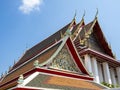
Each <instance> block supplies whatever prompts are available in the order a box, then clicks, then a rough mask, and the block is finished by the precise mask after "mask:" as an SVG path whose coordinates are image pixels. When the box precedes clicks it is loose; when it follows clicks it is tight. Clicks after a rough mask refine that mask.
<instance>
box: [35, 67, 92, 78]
mask: <svg viewBox="0 0 120 90" xmlns="http://www.w3.org/2000/svg"><path fill="white" fill-rule="evenodd" d="M36 71H38V72H44V73H49V74H55V75H61V76H66V77H71V78H77V79H85V80H93V78H92V77H89V76H84V75H77V74H72V73H65V72H58V71H55V70H49V69H43V68H36Z"/></svg>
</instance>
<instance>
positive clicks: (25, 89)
mask: <svg viewBox="0 0 120 90" xmlns="http://www.w3.org/2000/svg"><path fill="white" fill-rule="evenodd" d="M12 90H42V89H30V88H24V87H16V88H15V89H12Z"/></svg>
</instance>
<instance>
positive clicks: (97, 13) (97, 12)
mask: <svg viewBox="0 0 120 90" xmlns="http://www.w3.org/2000/svg"><path fill="white" fill-rule="evenodd" d="M97 15H98V8H97V12H96V14H95V18H97Z"/></svg>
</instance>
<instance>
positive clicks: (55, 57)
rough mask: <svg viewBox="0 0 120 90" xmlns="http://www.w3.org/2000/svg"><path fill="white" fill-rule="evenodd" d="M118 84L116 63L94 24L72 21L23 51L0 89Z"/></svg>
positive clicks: (77, 89) (86, 88) (95, 89)
mask: <svg viewBox="0 0 120 90" xmlns="http://www.w3.org/2000/svg"><path fill="white" fill-rule="evenodd" d="M101 83H106V84H108V85H110V86H112V85H113V86H114V87H116V86H119V85H120V62H119V61H117V60H116V58H115V57H114V54H113V52H112V49H111V47H110V46H109V44H108V42H107V41H106V39H105V36H104V34H103V32H102V30H101V27H100V25H99V23H98V19H97V16H95V18H94V20H92V22H90V23H88V24H85V22H84V17H82V19H81V21H80V22H79V23H76V20H75V17H74V18H73V20H72V21H71V22H70V23H68V24H67V25H65V26H64V27H63V28H61V29H60V30H58V31H57V32H56V33H54V34H53V35H51V36H49V37H48V38H46V39H45V40H43V41H41V42H40V43H38V44H37V45H35V46H33V47H32V48H30V49H29V50H27V51H26V52H25V54H24V55H23V56H22V57H21V58H20V59H19V60H18V62H17V63H15V64H14V65H13V66H12V67H11V68H10V69H9V71H8V72H7V73H6V74H4V75H2V76H1V78H0V90H101V89H109V88H108V87H107V86H104V85H103V84H101Z"/></svg>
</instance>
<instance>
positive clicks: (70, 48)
mask: <svg viewBox="0 0 120 90" xmlns="http://www.w3.org/2000/svg"><path fill="white" fill-rule="evenodd" d="M66 43H67V46H68V48H69V50H70V52H71V54H72V56H73V58H74V60H75V62H76V64H77V66H78V67H79V69H80V70H81V71H82V72H83V73H84V74H87V75H89V73H88V72H87V71H86V69H85V68H84V66H83V64H82V62H81V61H80V58H79V56H78V55H77V52H76V51H75V49H74V47H73V44H72V42H71V40H70V38H68V40H67V42H66Z"/></svg>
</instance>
